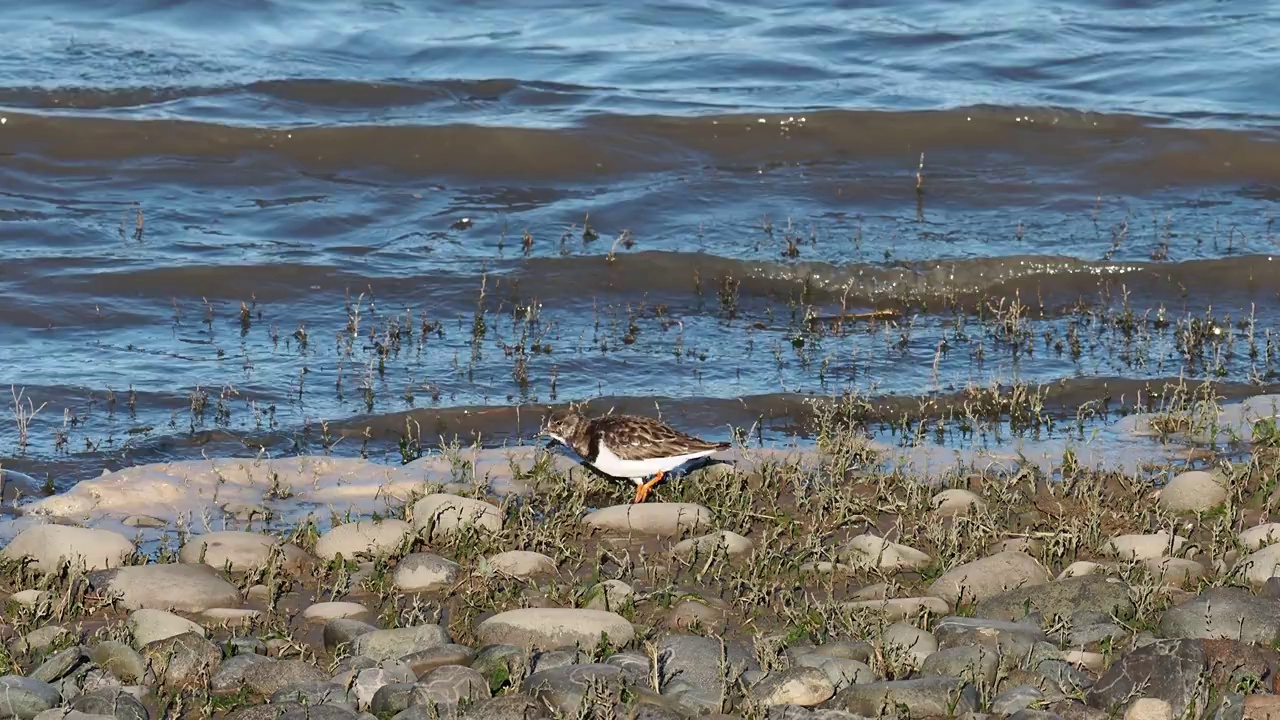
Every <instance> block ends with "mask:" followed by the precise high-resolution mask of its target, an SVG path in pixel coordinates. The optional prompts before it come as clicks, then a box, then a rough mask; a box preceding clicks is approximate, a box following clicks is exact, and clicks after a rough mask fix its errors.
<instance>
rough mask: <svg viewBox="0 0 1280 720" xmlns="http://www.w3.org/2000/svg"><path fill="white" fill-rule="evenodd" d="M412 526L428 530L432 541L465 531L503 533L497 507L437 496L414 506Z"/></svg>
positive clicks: (470, 500) (427, 497) (460, 498)
mask: <svg viewBox="0 0 1280 720" xmlns="http://www.w3.org/2000/svg"><path fill="white" fill-rule="evenodd" d="M413 527H414V529H415V530H418V531H421V530H424V529H426V528H428V527H430V528H431V530H430V537H429V538H428V539H429V540H432V541H436V540H440V539H443V538H447V537H449V536H451V535H454V534H456V533H457V532H458V531H460V530H462V529H463V528H475V529H477V530H482V531H485V532H489V533H496V532H499V531H501V530H502V514H501V511H500V510H499V509H498V508H497V507H496V506H494V505H491V504H489V503H487V502H484V501H483V500H476V499H475V498H468V497H462V496H460V495H450V494H448V493H434V494H432V495H428V496H426V497H424V498H422V499H421V500H419V501H417V502H416V503H414V504H413Z"/></svg>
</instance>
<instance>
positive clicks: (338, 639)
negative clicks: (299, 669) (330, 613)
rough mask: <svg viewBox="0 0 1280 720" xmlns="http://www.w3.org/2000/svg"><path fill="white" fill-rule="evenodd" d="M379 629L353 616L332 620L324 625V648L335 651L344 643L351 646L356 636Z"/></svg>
mask: <svg viewBox="0 0 1280 720" xmlns="http://www.w3.org/2000/svg"><path fill="white" fill-rule="evenodd" d="M377 629H378V628H376V627H374V626H373V625H370V624H369V623H367V622H364V621H363V620H353V619H351V618H338V619H337V620H330V621H329V622H327V623H325V626H324V648H325V650H329V651H333V650H336V649H338V648H339V647H341V646H343V645H347V646H348V647H350V646H351V645H352V644H354V643H355V641H356V638H358V637H360V636H361V635H366V634H368V633H371V632H373V631H375V630H377Z"/></svg>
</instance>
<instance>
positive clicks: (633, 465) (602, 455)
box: [592, 442, 716, 484]
mask: <svg viewBox="0 0 1280 720" xmlns="http://www.w3.org/2000/svg"><path fill="white" fill-rule="evenodd" d="M715 452H716V451H715V450H714V449H712V450H702V451H700V452H695V453H688V454H685V455H673V456H672V457H663V458H651V459H648V460H623V459H622V458H620V457H618V456H617V455H614V454H613V452H612V451H611V450H609V448H608V447H607V446H606V445H605V444H604V443H603V442H602V443H600V451H599V452H598V453H596V461H595V462H594V463H592V464H593V465H595V466H596V469H597V470H599V471H600V472H602V473H605V474H606V475H612V476H614V477H622V478H631V479H632V480H634V481H635V482H636V484H640V482H641V481H642V480H647V479H649V478H651V477H653V476H654V475H657V474H658V473H660V472H667V471H668V470H674V469H675V468H678V467H680V466H681V465H683V464H685V463H687V462H689V461H690V460H693V459H695V458H701V457H706V456H708V455H711V454H714V453H715Z"/></svg>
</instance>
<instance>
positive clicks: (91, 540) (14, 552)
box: [0, 525, 134, 572]
mask: <svg viewBox="0 0 1280 720" xmlns="http://www.w3.org/2000/svg"><path fill="white" fill-rule="evenodd" d="M133 551H134V547H133V542H132V541H130V540H129V538H127V537H125V536H124V535H121V534H120V533H118V532H114V531H112V530H98V529H94V528H82V527H74V526H71V525H35V526H32V527H29V528H27V529H25V530H23V531H22V532H20V533H18V536H17V537H15V538H14V539H12V540H10V541H9V544H8V545H6V546H4V547H3V548H0V557H3V558H6V559H9V560H21V559H22V558H24V557H27V558H31V560H32V564H33V566H34V567H35V568H36V569H37V570H39V571H40V572H53V571H54V570H56V569H57V568H58V567H59V565H61V564H62V563H63V562H69V563H71V564H72V565H74V566H80V565H83V566H84V569H85V570H88V571H94V570H105V569H107V568H114V567H119V566H120V563H121V562H123V561H124V559H125V558H126V557H128V556H129V555H130V554H131V553H133Z"/></svg>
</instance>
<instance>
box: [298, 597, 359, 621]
mask: <svg viewBox="0 0 1280 720" xmlns="http://www.w3.org/2000/svg"><path fill="white" fill-rule="evenodd" d="M370 614H371V613H370V612H369V608H367V607H365V606H364V605H361V604H360V603H355V602H343V601H330V602H318V603H315V604H313V605H308V606H307V609H306V610H303V611H302V617H303V619H305V620H315V621H328V620H337V619H338V618H358V617H369V616H370Z"/></svg>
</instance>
